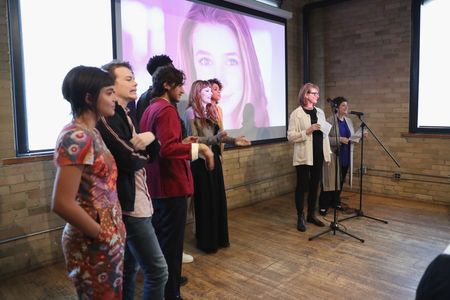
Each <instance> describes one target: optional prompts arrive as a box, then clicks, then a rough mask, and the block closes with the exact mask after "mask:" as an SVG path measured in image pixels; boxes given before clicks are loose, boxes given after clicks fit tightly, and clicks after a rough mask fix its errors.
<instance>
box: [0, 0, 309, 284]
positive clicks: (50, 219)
mask: <svg viewBox="0 0 450 300" xmlns="http://www.w3.org/2000/svg"><path fill="white" fill-rule="evenodd" d="M303 2H305V1H288V2H287V3H286V4H285V9H287V10H291V11H293V12H295V11H297V12H298V11H299V10H300V9H301V5H302V3H303ZM0 34H1V35H0V116H1V118H0V140H1V141H2V142H1V143H0V159H1V160H0V277H2V276H7V275H11V274H13V273H18V272H23V271H25V270H29V269H31V268H36V267H39V266H41V265H44V264H48V263H52V262H55V261H57V260H61V259H62V251H61V246H60V237H61V229H60V227H61V226H62V225H63V224H64V222H63V221H62V220H61V219H60V218H59V217H57V216H56V215H55V214H53V213H51V212H50V201H51V190H52V187H53V178H54V174H55V169H54V167H53V163H52V162H51V160H49V159H50V158H48V157H47V158H46V159H44V160H42V161H31V162H30V161H27V160H23V159H18V160H17V161H15V162H13V164H10V163H11V160H9V158H14V157H15V146H14V126H13V102H12V96H11V95H12V85H11V84H12V83H11V72H10V67H11V66H10V60H9V50H8V49H9V45H8V38H7V11H6V0H0ZM299 34H300V32H299V18H298V14H296V15H295V16H294V18H293V19H292V20H291V21H289V24H288V49H289V50H288V51H289V52H290V53H292V54H290V55H289V63H288V66H291V67H289V70H288V72H289V77H288V79H289V91H288V95H289V99H291V100H292V99H294V100H293V101H294V102H292V101H290V103H289V111H292V110H293V109H294V107H295V104H294V103H295V98H296V93H297V91H298V88H299V84H300V82H302V79H301V78H300V74H301V72H300V70H301V68H296V67H293V66H297V65H299V58H300V57H301V49H300V48H299V47H300V45H298V44H297V41H298V40H299V38H300V37H299ZM291 157H292V150H291V147H290V146H289V145H288V143H287V142H281V143H276V144H270V145H261V146H254V147H251V148H248V149H237V150H229V151H225V154H224V161H225V162H224V176H225V184H226V187H227V196H228V206H229V208H236V207H240V206H245V205H249V204H252V203H255V202H258V201H262V200H264V199H268V198H270V197H273V196H276V195H280V194H285V193H288V192H291V191H292V190H293V188H294V179H295V176H294V169H293V168H292V166H291ZM35 233H37V234H36V235H33V234H35ZM23 235H32V236H30V237H28V238H21V239H17V240H14V239H15V238H16V237H21V236H23ZM2 241H3V243H2Z"/></svg>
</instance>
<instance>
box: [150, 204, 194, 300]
mask: <svg viewBox="0 0 450 300" xmlns="http://www.w3.org/2000/svg"><path fill="white" fill-rule="evenodd" d="M152 200H153V207H154V209H155V213H154V214H153V217H152V221H153V226H154V227H155V232H156V237H157V238H158V241H159V245H160V246H161V250H162V252H163V254H164V258H165V259H166V262H167V267H168V271H169V278H168V280H167V284H166V288H165V291H164V298H165V299H166V300H172V299H178V298H180V277H181V262H182V256H183V242H184V227H185V226H186V215H187V199H186V197H174V198H161V199H155V198H153V199H152Z"/></svg>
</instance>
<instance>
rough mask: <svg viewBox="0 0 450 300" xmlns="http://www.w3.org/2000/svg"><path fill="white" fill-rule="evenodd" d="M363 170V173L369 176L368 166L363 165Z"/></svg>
mask: <svg viewBox="0 0 450 300" xmlns="http://www.w3.org/2000/svg"><path fill="white" fill-rule="evenodd" d="M361 170H362V173H363V174H364V175H365V174H367V166H366V165H363V166H362V167H361Z"/></svg>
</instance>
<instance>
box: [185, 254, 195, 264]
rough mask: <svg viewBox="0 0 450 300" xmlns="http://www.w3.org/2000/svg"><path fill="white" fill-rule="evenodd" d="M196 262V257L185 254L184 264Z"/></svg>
mask: <svg viewBox="0 0 450 300" xmlns="http://www.w3.org/2000/svg"><path fill="white" fill-rule="evenodd" d="M193 261H194V257H193V256H192V255H189V254H186V253H184V252H183V264H189V263H191V262H193Z"/></svg>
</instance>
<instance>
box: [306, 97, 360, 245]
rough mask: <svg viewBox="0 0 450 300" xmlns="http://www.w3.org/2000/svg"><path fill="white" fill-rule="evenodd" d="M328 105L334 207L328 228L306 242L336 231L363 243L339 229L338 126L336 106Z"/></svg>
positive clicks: (333, 104) (334, 104) (331, 102)
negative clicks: (331, 126) (332, 143)
mask: <svg viewBox="0 0 450 300" xmlns="http://www.w3.org/2000/svg"><path fill="white" fill-rule="evenodd" d="M330 105H331V111H332V113H333V127H334V139H335V142H336V153H335V157H334V164H335V166H334V192H333V204H334V205H333V206H334V210H333V215H334V216H333V221H332V222H331V223H330V228H328V229H327V230H325V231H323V232H320V233H318V234H316V235H313V236H311V237H310V238H309V239H308V241H312V240H314V239H316V238H318V237H319V236H322V235H324V234H326V233H328V232H333V235H336V231H338V232H340V233H343V234H346V235H348V236H350V237H352V238H354V239H357V240H358V241H360V242H361V243H364V240H363V239H361V238H359V237H357V236H355V235H353V234H350V233H348V232H347V231H344V230H342V229H341V228H340V227H339V220H338V219H337V198H338V196H339V193H338V190H339V189H340V182H339V188H338V174H339V173H338V171H339V170H340V165H339V164H340V161H339V153H340V147H341V146H340V145H341V143H340V141H339V136H338V129H337V127H338V124H337V120H336V119H337V106H336V103H335V102H334V101H330Z"/></svg>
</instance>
